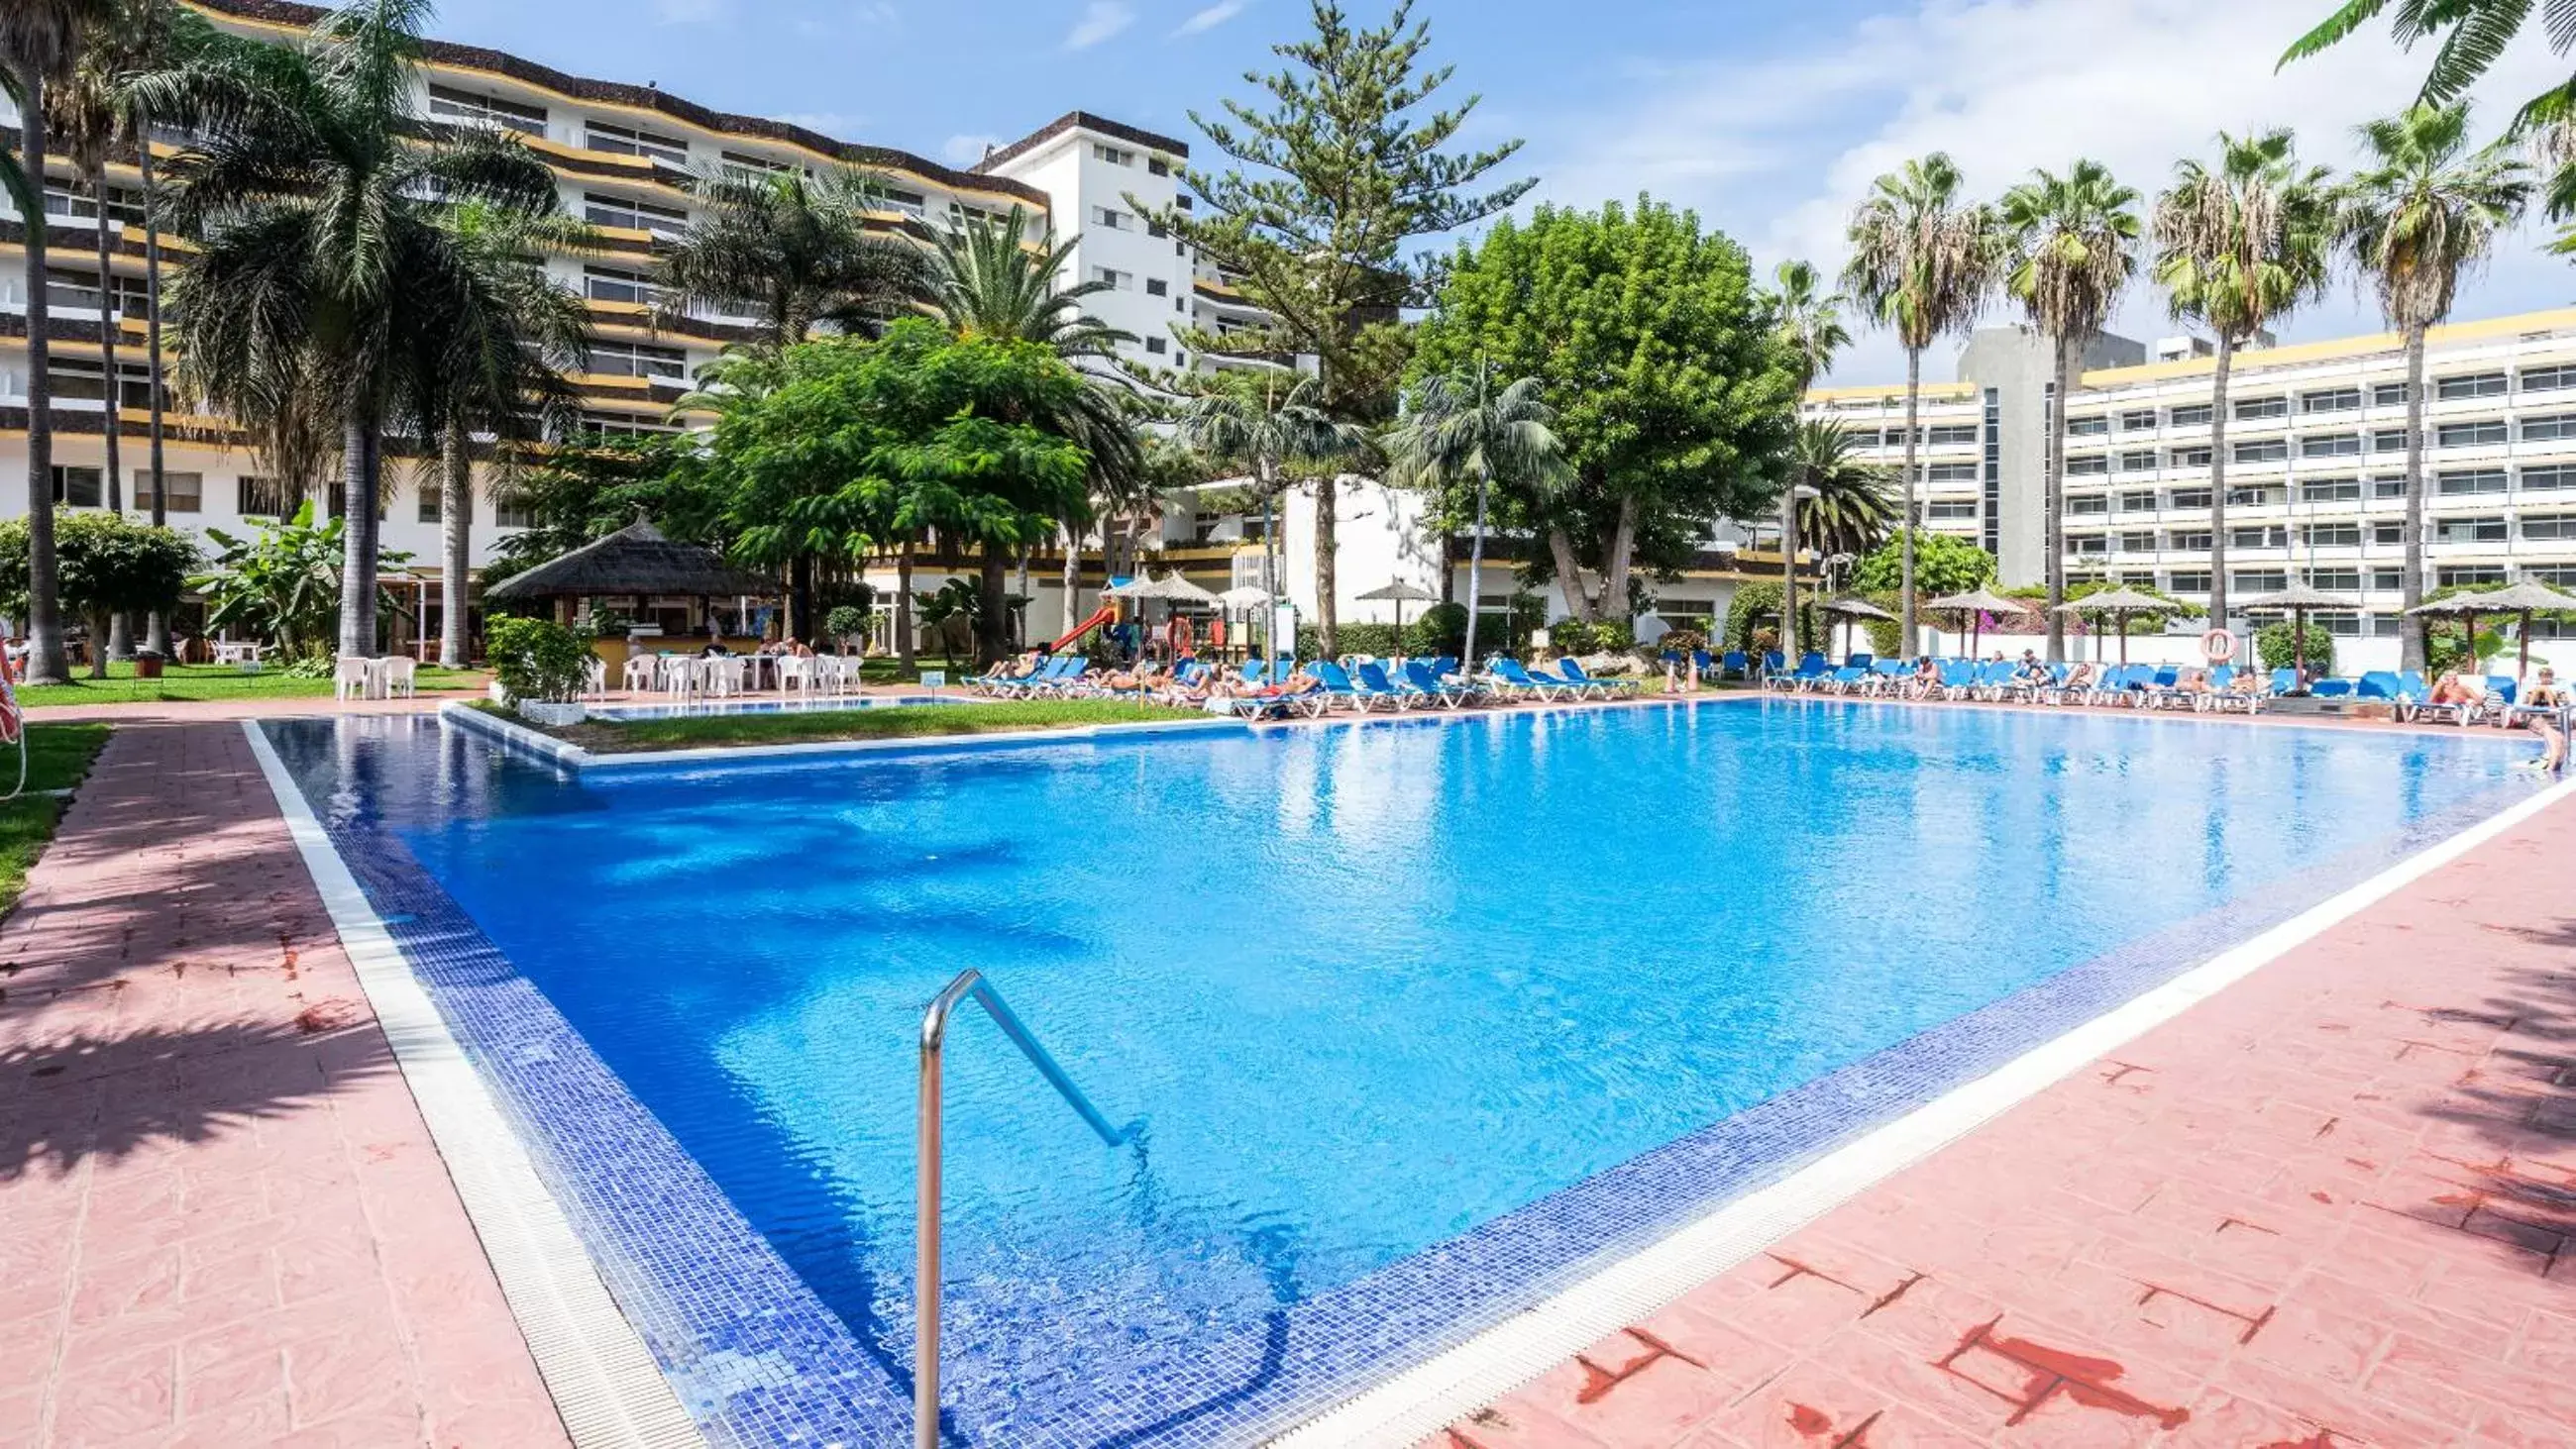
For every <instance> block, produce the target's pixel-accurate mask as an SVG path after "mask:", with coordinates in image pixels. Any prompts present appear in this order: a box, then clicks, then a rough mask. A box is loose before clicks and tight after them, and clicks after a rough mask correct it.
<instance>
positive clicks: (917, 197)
mask: <svg viewBox="0 0 2576 1449" xmlns="http://www.w3.org/2000/svg"><path fill="white" fill-rule="evenodd" d="M877 199H878V200H880V201H883V202H884V203H885V204H886V206H887V207H888V208H889V209H891V210H894V211H899V212H901V213H903V214H904V215H905V216H908V217H911V218H912V219H913V220H914V221H919V220H921V218H922V213H923V212H925V211H927V210H928V209H929V207H930V198H929V197H927V196H924V195H922V194H921V193H920V192H918V191H906V190H904V189H903V188H902V187H899V186H880V187H878V188H877Z"/></svg>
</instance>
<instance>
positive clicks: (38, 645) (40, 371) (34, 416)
mask: <svg viewBox="0 0 2576 1449" xmlns="http://www.w3.org/2000/svg"><path fill="white" fill-rule="evenodd" d="M18 91H19V94H20V95H21V96H23V97H24V98H25V102H26V103H25V104H24V105H22V106H20V107H19V109H18V135H19V141H20V149H21V151H22V152H23V154H24V155H25V156H26V158H27V179H28V180H29V181H30V182H32V183H34V185H35V187H36V190H37V191H38V193H39V194H40V196H41V193H42V192H43V190H44V186H45V78H44V75H43V73H42V72H40V71H38V70H37V69H36V68H35V67H33V66H26V65H22V66H20V67H18ZM52 322H53V310H52V308H51V306H50V305H49V304H48V303H47V301H46V299H45V216H44V208H43V207H41V206H39V207H38V208H37V209H36V214H35V215H33V216H30V217H28V218H27V643H28V653H27V683H29V684H67V683H69V682H70V681H71V661H70V660H68V659H66V658H65V657H64V655H63V614H62V608H63V606H62V580H61V576H60V574H59V573H58V572H57V571H56V564H55V560H54V389H53V380H52V378H51V376H50V369H49V367H48V363H49V362H50V360H51V358H50V353H51V350H52V349H51V347H50V346H49V343H48V339H47V336H46V332H47V330H48V329H49V328H50V327H51V325H52Z"/></svg>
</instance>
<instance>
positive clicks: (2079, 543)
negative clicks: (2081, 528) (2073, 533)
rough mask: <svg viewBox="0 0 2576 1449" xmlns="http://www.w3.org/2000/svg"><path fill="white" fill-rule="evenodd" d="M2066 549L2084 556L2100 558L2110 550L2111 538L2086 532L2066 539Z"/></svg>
mask: <svg viewBox="0 0 2576 1449" xmlns="http://www.w3.org/2000/svg"><path fill="white" fill-rule="evenodd" d="M2066 547H2067V551H2068V552H2070V553H2073V554H2075V555H2077V556H2078V557H2085V558H2100V557H2101V556H2103V555H2104V554H2107V553H2109V552H2110V551H2111V540H2110V539H2108V538H2105V537H2103V536H2102V535H2101V534H2098V533H2095V534H2087V535H2084V536H2082V537H2077V538H2070V539H2068V540H2067V541H2066Z"/></svg>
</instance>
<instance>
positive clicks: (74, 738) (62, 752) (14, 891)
mask: <svg viewBox="0 0 2576 1449" xmlns="http://www.w3.org/2000/svg"><path fill="white" fill-rule="evenodd" d="M107 731H108V727H107V726H106V725H103V724H34V725H29V726H28V727H27V793H26V794H24V795H21V796H19V797H18V798H17V799H15V800H10V801H6V802H0V915H6V914H8V913H9V912H10V911H13V910H15V909H17V906H18V897H19V896H20V895H21V894H23V893H24V892H25V891H26V889H27V871H28V869H29V868H30V867H32V866H33V865H35V863H36V857H38V856H40V855H42V854H44V853H45V843H46V842H47V841H50V840H52V839H53V838H54V825H55V823H56V822H57V821H59V820H61V819H62V814H63V802H62V801H60V800H58V799H55V798H54V797H53V796H51V795H44V794H39V793H37V792H39V791H44V790H64V789H69V788H71V787H72V786H74V785H77V784H79V783H80V782H81V778H82V777H83V776H85V775H87V774H88V773H89V767H90V762H91V761H92V760H95V759H97V758H98V751H99V747H100V746H102V745H104V744H106V743H107ZM15 754H16V751H14V750H11V749H8V748H7V747H5V746H0V771H5V773H6V776H7V778H6V779H5V780H0V792H5V791H6V790H7V789H8V787H9V786H10V785H11V784H14V783H16V781H17V778H18V762H17V760H16V759H15V758H14V756H15Z"/></svg>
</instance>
